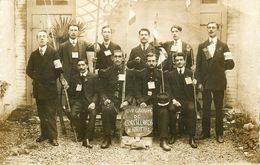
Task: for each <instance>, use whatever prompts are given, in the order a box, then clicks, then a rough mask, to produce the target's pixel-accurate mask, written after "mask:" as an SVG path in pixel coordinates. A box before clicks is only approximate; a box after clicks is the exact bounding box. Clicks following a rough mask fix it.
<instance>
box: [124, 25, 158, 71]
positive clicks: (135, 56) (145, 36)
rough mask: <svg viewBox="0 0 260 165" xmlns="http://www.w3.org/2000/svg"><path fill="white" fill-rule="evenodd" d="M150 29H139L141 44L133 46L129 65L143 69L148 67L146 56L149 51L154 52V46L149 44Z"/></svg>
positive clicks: (129, 66)
mask: <svg viewBox="0 0 260 165" xmlns="http://www.w3.org/2000/svg"><path fill="white" fill-rule="evenodd" d="M149 37H150V31H149V30H148V29H146V28H142V29H140V30H139V39H140V44H139V45H138V46H137V47H135V48H133V49H132V50H131V52H130V57H129V60H128V62H127V67H128V68H130V69H132V68H134V69H143V68H145V67H146V57H147V54H148V53H149V52H154V51H155V50H154V47H153V46H152V45H151V44H149V43H148V42H149Z"/></svg>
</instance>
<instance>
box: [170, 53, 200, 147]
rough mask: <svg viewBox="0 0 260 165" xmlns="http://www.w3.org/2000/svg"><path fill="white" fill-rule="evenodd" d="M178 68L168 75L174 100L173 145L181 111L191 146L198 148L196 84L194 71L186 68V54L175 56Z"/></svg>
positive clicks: (172, 111)
mask: <svg viewBox="0 0 260 165" xmlns="http://www.w3.org/2000/svg"><path fill="white" fill-rule="evenodd" d="M173 60H174V61H175V64H176V67H177V68H175V69H174V70H172V71H171V72H169V74H168V75H167V79H166V80H167V81H166V84H167V85H166V86H167V90H166V91H167V92H168V93H169V95H170V98H171V100H172V102H171V103H172V104H173V109H171V110H170V132H171V135H172V138H173V139H171V141H172V142H171V143H174V142H175V140H176V112H177V111H180V112H181V114H182V118H184V119H185V121H186V123H185V126H186V129H187V132H188V134H189V144H190V145H191V147H192V148H197V144H196V142H195V139H194V136H195V132H196V119H197V116H196V110H195V107H194V93H193V85H195V84H196V81H195V79H192V71H191V70H189V69H188V68H185V54H184V53H177V54H176V55H175V56H174V59H173Z"/></svg>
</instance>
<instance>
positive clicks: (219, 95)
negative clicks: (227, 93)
mask: <svg viewBox="0 0 260 165" xmlns="http://www.w3.org/2000/svg"><path fill="white" fill-rule="evenodd" d="M223 99H224V91H223V90H220V91H213V101H214V104H215V108H216V121H215V131H216V135H220V136H222V135H223V110H222V109H223Z"/></svg>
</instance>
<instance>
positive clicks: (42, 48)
mask: <svg viewBox="0 0 260 165" xmlns="http://www.w3.org/2000/svg"><path fill="white" fill-rule="evenodd" d="M46 49H47V45H45V46H44V47H39V52H40V54H41V50H42V54H41V55H42V56H43V55H44V54H45V52H46Z"/></svg>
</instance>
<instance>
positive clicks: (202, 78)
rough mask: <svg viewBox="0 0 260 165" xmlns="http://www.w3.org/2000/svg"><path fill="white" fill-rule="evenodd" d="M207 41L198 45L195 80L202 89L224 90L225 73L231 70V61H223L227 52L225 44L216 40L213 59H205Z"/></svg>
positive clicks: (232, 65) (225, 83)
mask: <svg viewBox="0 0 260 165" xmlns="http://www.w3.org/2000/svg"><path fill="white" fill-rule="evenodd" d="M208 45H209V40H207V41H205V42H204V43H202V44H200V45H199V48H198V54H197V62H196V63H197V64H196V79H197V80H198V83H201V84H202V85H203V87H204V89H209V90H225V89H226V85H227V79H226V74H225V71H226V70H228V69H233V68H234V66H235V64H234V61H233V60H225V59H224V53H225V52H229V48H228V46H227V44H225V43H223V42H221V41H220V40H217V43H216V50H215V53H214V55H213V58H210V59H207V46H208Z"/></svg>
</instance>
